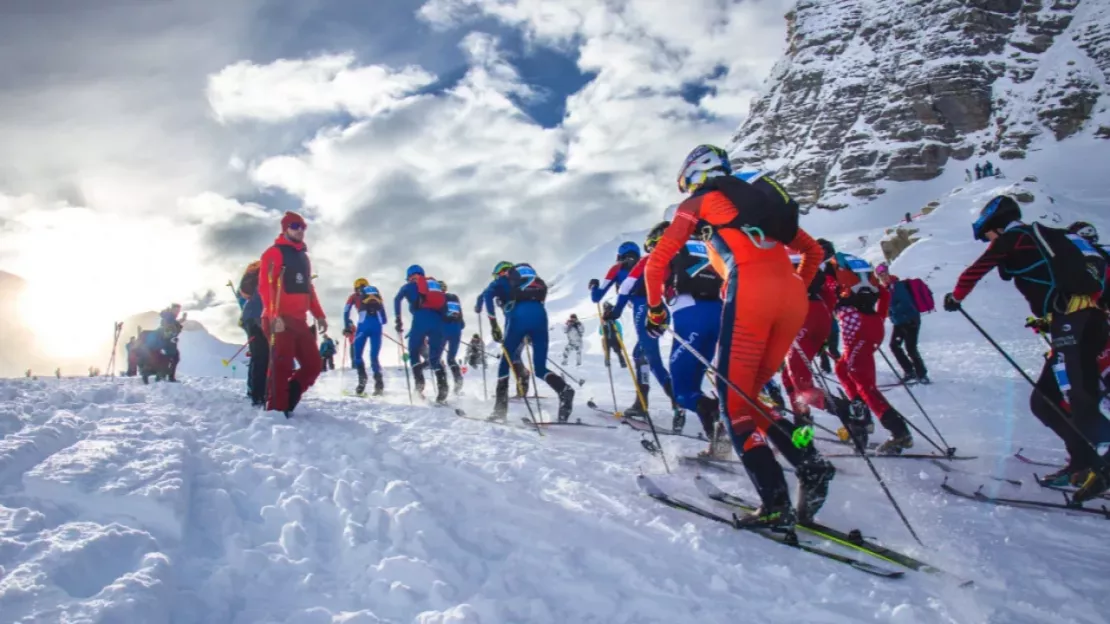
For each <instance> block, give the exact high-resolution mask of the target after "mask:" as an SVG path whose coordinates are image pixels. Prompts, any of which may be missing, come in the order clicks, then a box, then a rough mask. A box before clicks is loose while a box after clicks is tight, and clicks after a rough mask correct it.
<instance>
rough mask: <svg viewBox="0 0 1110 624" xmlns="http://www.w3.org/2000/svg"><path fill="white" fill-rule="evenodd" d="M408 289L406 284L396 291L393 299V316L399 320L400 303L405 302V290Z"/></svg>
mask: <svg viewBox="0 0 1110 624" xmlns="http://www.w3.org/2000/svg"><path fill="white" fill-rule="evenodd" d="M408 287H409V283H408V282H406V283H405V285H404V286H402V287H401V289H400V290H398V291H397V296H396V297H394V298H393V316H395V317H397V318H401V302H402V301H404V300H405V290H406V289H407V288H408Z"/></svg>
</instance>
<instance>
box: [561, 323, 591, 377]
mask: <svg viewBox="0 0 1110 624" xmlns="http://www.w3.org/2000/svg"><path fill="white" fill-rule="evenodd" d="M563 333H564V334H566V335H567V346H566V348H564V349H563V366H566V365H567V362H568V361H569V360H570V354H571V353H575V354H577V358H576V359H577V362H578V366H582V337H583V336H584V335H585V334H586V328H585V327H582V322H581V321H579V320H578V315H577V314H571V315H570V318H569V319H567V324H566V326H564V327H563Z"/></svg>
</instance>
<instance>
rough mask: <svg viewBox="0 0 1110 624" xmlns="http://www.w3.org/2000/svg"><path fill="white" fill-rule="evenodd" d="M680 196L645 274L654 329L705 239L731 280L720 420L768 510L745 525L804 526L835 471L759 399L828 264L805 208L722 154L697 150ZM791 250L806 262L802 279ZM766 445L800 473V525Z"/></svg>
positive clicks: (717, 266)
mask: <svg viewBox="0 0 1110 624" xmlns="http://www.w3.org/2000/svg"><path fill="white" fill-rule="evenodd" d="M678 188H679V190H680V191H682V192H683V193H690V197H689V198H687V199H686V200H685V201H683V202H682V204H681V205H679V207H678V210H677V212H676V213H675V216H674V220H673V221H672V222H671V225H670V226H669V227H668V228H667V229H666V231H665V232H664V233H663V237H662V238H661V239H660V240H659V242H658V244H657V245H656V246H655V249H654V251H653V252H652V254H651V258H650V260H649V261H648V264H647V267H646V286H647V301H648V324H649V329H651V330H652V331H653V332H655V333H657V334H661V333H662V332H663V331H664V330H665V328H666V325H667V322H668V319H667V309H666V308H665V307H664V306H663V288H664V283H663V280H664V278H665V276H666V273H667V265H668V264H670V262H671V259H672V258H673V257H674V255H675V254H676V253H677V252H678V251H679V249H680V248H681V247H682V246H683V245H685V244H686V241H687V240H688V239H689V238H690V235H691V234H693V233H694V232H695V231H698V230H700V231H701V233H702V238H703V239H704V240H706V242H707V243H708V247H709V256H710V263H711V264H712V266H713V268H714V270H716V271H717V273H718V274H720V276H721V277H722V278H724V280H725V282H724V292H723V299H724V304H725V305H724V311H723V313H722V315H721V339H720V343H719V346H718V354H717V361H718V363H719V367H720V369H719V370H718V372H717V374H718V378H719V379H718V382H717V386H718V388H717V390H718V395H719V396H720V398H721V402H722V406H721V407H722V413H723V414H727V416H728V418H727V421H728V423H729V425H730V426H729V433H730V436H731V438H732V444H733V448H734V449H735V450H736V454H737V455H738V456H739V457H740V459H741V461H742V462H743V464H744V467H745V468H746V470H747V472H748V475H749V476H750V477H751V479H752V482H753V484H754V485H755V487H756V489H757V490H758V491H759V495H760V498H761V499H762V503H763V504H762V506H761V507H760V509H758V510H757V511H756V512H755V513H753V514H752V515H751V516H749V517H748V518H747V519H746V520H747V521H748V522H770V523H782V524H787V525H788V524H792V523H793V522H794V521H795V519H798V520H801V521H803V522H807V521H809V520H811V519H812V518H813V516H814V515H815V514H816V513H817V511H818V510H819V509H820V507H821V505H822V504H824V501H825V496H826V495H827V494H828V488H829V482H830V481H831V480H832V478H833V476H834V475H835V473H836V470H835V468H834V467H833V465H832V464H831V463H830V462H829V461H828V460H826V459H825V458H823V457H822V456H821V454H820V453H819V452H818V451H817V449H816V448H815V447H814V446H813V442H812V439H810V440H808V441H805V440H799V442H803V441H804V442H805V443H804V444H800V448H799V446H795V444H794V443H793V440H792V437H793V434H794V431H795V425H794V424H793V423H791V422H789V421H787V420H785V419H783V418H781V416H779V415H778V414H776V413H773V412H771V411H769V410H767V409H766V408H764V407H763V406H762V405H761V404H758V403H755V401H756V399H755V397H758V396H759V391H760V389H761V388H762V387H763V386H764V384H766V383H767V382H768V381H770V379H771V377H772V376H774V374H775V371H777V370H778V368H779V366H780V365H782V362H783V359H784V358H785V357H786V355H787V352H788V351H789V349H790V346H791V344H792V343H793V342H794V339H795V337H796V336H797V335H798V331H799V330H800V329H801V328H802V324H803V323H804V322H805V318H806V314H807V312H808V310H809V306H808V304H807V301H806V286H807V285H808V284H809V283H810V282H812V281H813V279H814V277H815V276H816V275H817V270H818V266H819V265H820V263H821V261H822V258H823V255H824V254H823V252H822V250H821V247H820V246H819V245H818V244H817V243H816V241H814V240H813V238H811V237H810V236H809V234H807V233H806V232H805V231H804V230H802V229H801V228H799V227H798V205H797V203H796V202H795V201H794V200H793V199H792V198H791V197H790V196H789V195H788V194H787V193H786V191H784V190H783V189H782V187H781V186H779V185H778V183H777V182H775V181H774V180H772V179H771V178H770V177H767V176H766V175H761V174H758V173H756V174H738V175H737V176H733V175H732V168H731V165H730V164H729V160H728V154H727V153H726V152H725V151H724V150H722V149H721V148H718V147H714V146H711V145H702V146H699V147H697V148H695V149H694V151H693V152H691V153H690V155H689V156H687V158H686V161H685V163H684V164H683V167H682V169H681V171H680V172H679V177H678ZM787 247H790V248H791V249H793V250H795V251H797V252H799V253H801V254H802V255H803V258H802V260H801V262H800V264H799V265H798V268H797V270H795V269H794V266H793V264H792V263H791V261H790V255H789V251H788V250H787ZM721 377H723V378H725V379H728V380H729V381H730V382H732V384H734V385H735V386H736V387H737V388H739V389H740V390H741V391H742V392H743V393H744V394H745V395H746V397H745V396H741V395H740V394H739V393H737V392H736V391H735V390H733V389H732V388H730V387H728V385H727V384H725V383H724V382H723V381H722V380H721V379H720V378H721ZM768 439H769V440H770V442H771V443H772V444H774V445H775V447H776V448H777V449H778V450H779V452H781V453H782V454H783V456H784V457H786V459H787V460H788V461H789V462H790V463H791V464H793V465H794V466H795V471H796V473H797V476H798V484H799V492H798V509H797V516H795V513H794V510H793V509H792V508H791V505H790V495H789V493H788V492H787V486H786V479H785V478H784V477H783V472H782V466H780V465H779V464H778V462H777V461H776V460H775V456H774V453H773V452H772V451H771V448H770V447H768V446H767V442H768Z"/></svg>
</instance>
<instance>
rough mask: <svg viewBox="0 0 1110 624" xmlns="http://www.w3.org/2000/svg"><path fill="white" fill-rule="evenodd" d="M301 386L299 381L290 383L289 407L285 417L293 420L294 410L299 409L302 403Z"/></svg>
mask: <svg viewBox="0 0 1110 624" xmlns="http://www.w3.org/2000/svg"><path fill="white" fill-rule="evenodd" d="M302 392H303V390H301V384H300V382H299V381H297V380H295V379H294V380H293V381H290V382H289V406H288V407H287V408H286V410H285V412H284V413H285V417H286V418H292V417H293V410H295V409H297V404H298V403H300V402H301V393H302Z"/></svg>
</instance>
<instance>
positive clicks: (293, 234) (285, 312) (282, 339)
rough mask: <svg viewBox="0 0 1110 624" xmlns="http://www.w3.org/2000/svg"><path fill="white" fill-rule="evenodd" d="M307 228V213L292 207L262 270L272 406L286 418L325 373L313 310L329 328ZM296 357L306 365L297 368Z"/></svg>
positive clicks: (269, 404)
mask: <svg viewBox="0 0 1110 624" xmlns="http://www.w3.org/2000/svg"><path fill="white" fill-rule="evenodd" d="M306 227H307V225H306V224H305V221H304V218H303V217H301V215H299V214H297V213H295V212H286V213H285V216H284V217H282V219H281V235H280V236H278V237H277V239H276V240H275V241H274V244H273V246H272V247H270V248H269V249H267V250H266V251H265V252H264V253H263V254H262V260H261V262H262V266H261V267H260V269H259V279H260V286H259V289H258V292H259V295H260V296H261V297H262V329H263V331H264V332H265V334H266V337H267V339H268V340H269V341H270V343H271V344H272V345H273V348H272V349H271V351H270V379H269V383H268V392H267V395H268V396H267V401H266V408H267V409H270V410H277V411H280V412H284V413H285V416H286V418H288V417H289V416H291V415H292V414H293V410H294V409H295V408H296V407H297V403H298V402H300V400H301V395H303V394H304V392H305V391H306V390H308V389H309V388H311V387H312V384H314V383H316V378H317V377H318V376H319V375H320V366H321V360H320V354H319V353H318V352H317V350H316V336H315V335H314V334H313V332H312V329H311V328H309V326H308V317H307V314H308V313H309V312H312V316H313V317H315V318H316V324H317V326H318V327H319V328H320V331H321V332H326V331H327V329H328V324H327V320H326V319H325V318H324V310H323V308H321V307H320V300H319V299H318V298H317V297H316V289H315V288H313V286H312V266H311V264H310V263H309V260H308V253H307V250H308V248H307V247H306V246H305V244H304V234H305V229H306ZM294 360H296V361H297V364H299V365H300V368H298V369H297V370H296V371H294V370H293V361H294Z"/></svg>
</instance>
